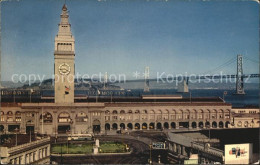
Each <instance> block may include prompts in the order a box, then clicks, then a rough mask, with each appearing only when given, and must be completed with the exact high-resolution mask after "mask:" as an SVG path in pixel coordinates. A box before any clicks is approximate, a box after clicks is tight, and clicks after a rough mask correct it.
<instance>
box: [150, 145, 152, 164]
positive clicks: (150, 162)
mask: <svg viewBox="0 0 260 165" xmlns="http://www.w3.org/2000/svg"><path fill="white" fill-rule="evenodd" d="M149 147H150V159H149V164H152V143H150V145H149Z"/></svg>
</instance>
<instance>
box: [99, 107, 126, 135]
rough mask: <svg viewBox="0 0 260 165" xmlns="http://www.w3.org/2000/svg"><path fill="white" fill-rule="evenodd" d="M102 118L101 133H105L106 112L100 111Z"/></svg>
mask: <svg viewBox="0 0 260 165" xmlns="http://www.w3.org/2000/svg"><path fill="white" fill-rule="evenodd" d="M100 117H101V121H100V133H105V112H104V111H100ZM125 128H126V126H125Z"/></svg>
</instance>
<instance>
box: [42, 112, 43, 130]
mask: <svg viewBox="0 0 260 165" xmlns="http://www.w3.org/2000/svg"><path fill="white" fill-rule="evenodd" d="M42 134H43V108H42Z"/></svg>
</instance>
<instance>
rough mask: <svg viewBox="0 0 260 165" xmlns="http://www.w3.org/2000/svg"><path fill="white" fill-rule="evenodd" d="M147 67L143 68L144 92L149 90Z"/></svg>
mask: <svg viewBox="0 0 260 165" xmlns="http://www.w3.org/2000/svg"><path fill="white" fill-rule="evenodd" d="M149 91H150V88H149V67H148V66H147V67H145V70H144V92H149Z"/></svg>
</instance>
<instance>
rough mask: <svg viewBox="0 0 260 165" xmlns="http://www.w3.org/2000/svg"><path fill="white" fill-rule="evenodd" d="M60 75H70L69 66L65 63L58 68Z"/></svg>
mask: <svg viewBox="0 0 260 165" xmlns="http://www.w3.org/2000/svg"><path fill="white" fill-rule="evenodd" d="M59 72H60V74H63V75H67V74H69V73H70V66H69V64H67V63H63V64H61V65H60V66H59Z"/></svg>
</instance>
